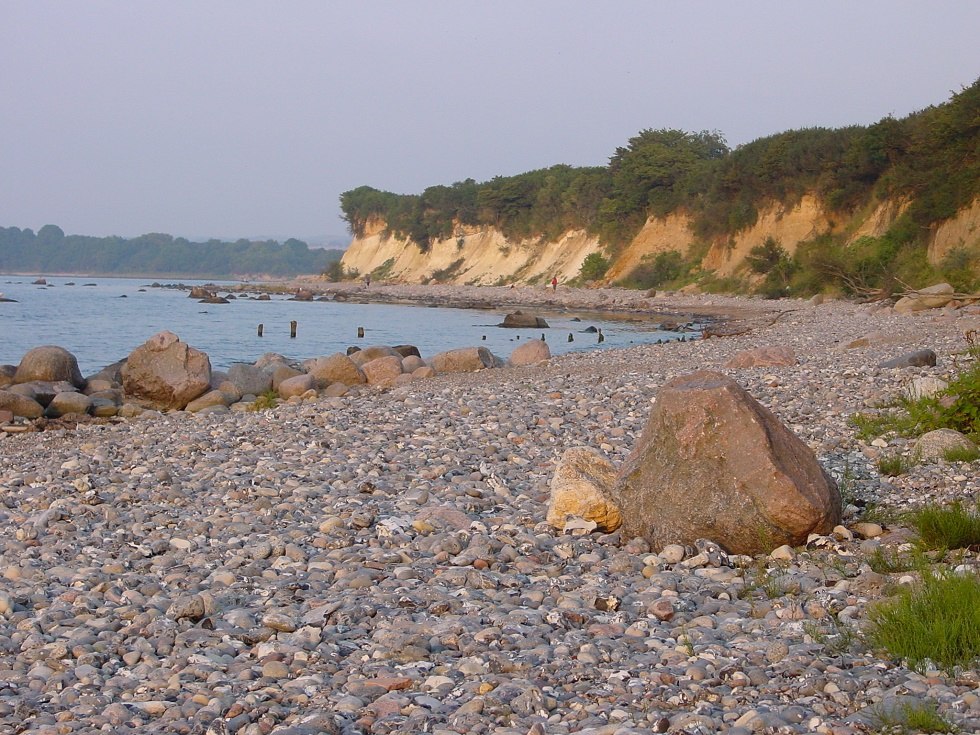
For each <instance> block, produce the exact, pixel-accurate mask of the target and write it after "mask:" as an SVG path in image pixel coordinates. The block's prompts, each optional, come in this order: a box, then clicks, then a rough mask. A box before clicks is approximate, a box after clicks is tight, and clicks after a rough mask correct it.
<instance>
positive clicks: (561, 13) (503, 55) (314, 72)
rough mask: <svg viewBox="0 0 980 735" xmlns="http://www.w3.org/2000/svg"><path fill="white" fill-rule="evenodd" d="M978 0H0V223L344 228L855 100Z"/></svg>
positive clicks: (941, 54) (978, 24)
mask: <svg viewBox="0 0 980 735" xmlns="http://www.w3.org/2000/svg"><path fill="white" fill-rule="evenodd" d="M978 32H980V2H975V1H974V0H960V1H958V2H936V1H934V0H930V1H929V2H925V0H922V1H921V2H901V1H898V0H887V1H883V0H875V1H869V0H860V1H857V0H848V1H847V2H839V1H828V0H821V1H819V2H818V1H816V0H814V1H813V2H810V3H806V4H804V3H801V2H788V1H787V0H778V1H776V2H760V1H755V2H735V1H733V0H728V1H727V2H721V1H718V2H692V1H690V0H688V1H687V2H655V1H654V0H644V1H642V2H641V1H636V2H616V1H609V2H606V1H603V2H598V1H597V0H588V1H586V0H582V1H577V0H561V1H558V0H533V1H532V0H519V1H511V0H503V1H502V0H497V1H495V2H467V1H465V0H451V1H446V2H433V1H428V0H418V1H416V2H406V1H401V2H366V1H363V0H357V1H356V2H355V1H353V0H350V1H347V2H329V1H328V0H319V1H317V2H275V3H273V2H250V1H248V0H229V1H228V2H209V1H207V0H189V1H186V2H177V1H174V0H167V1H166V2H155V3H150V2H132V1H131V0H125V1H123V0H119V1H108V0H107V1H103V2H98V1H93V0H87V1H86V2H69V1H68V0H64V1H60V2H48V1H47V0H23V1H19V0H0V99H2V101H3V102H2V104H0V140H2V144H0V226H12V225H16V226H19V227H31V228H34V229H35V230H36V229H38V228H39V227H41V226H42V225H44V224H46V223H53V224H58V225H60V226H61V227H62V228H63V229H64V230H65V231H66V232H68V233H77V234H91V235H108V234H119V235H136V234H141V233H144V232H170V233H172V234H174V235H184V236H188V237H200V236H212V235H213V236H220V237H233V238H237V237H252V236H260V235H268V236H273V237H278V238H286V237H290V236H296V237H308V236H312V235H320V234H343V233H345V225H344V223H343V222H342V221H341V220H340V219H339V207H338V197H339V195H340V193H341V192H343V191H345V190H347V189H352V188H354V187H356V186H360V185H362V184H368V185H371V186H374V187H377V188H380V189H387V190H390V191H396V192H402V193H417V192H420V191H421V190H422V189H424V188H425V187H426V186H429V185H432V184H450V183H452V182H454V181H459V180H462V179H465V178H468V177H472V178H474V179H476V180H478V181H483V180H486V179H489V178H492V177H493V176H496V175H510V174H516V173H521V172H523V171H528V170H531V169H535V168H541V167H545V166H550V165H552V164H555V163H569V164H573V165H603V164H605V163H606V162H607V161H608V158H609V156H610V155H612V153H613V152H614V151H615V149H616V147H617V146H619V145H623V144H625V143H626V141H627V140H628V139H629V138H630V137H631V136H633V135H635V134H636V133H637V132H638V131H640V130H642V129H644V128H663V127H676V128H683V129H685V130H705V129H709V130H719V131H721V132H722V133H724V135H725V136H726V138H727V140H728V142H729V144H730V145H733V146H735V145H738V144H741V143H746V142H748V141H750V140H753V139H755V138H757V137H760V136H763V135H768V134H771V133H775V132H779V131H782V130H786V129H790V128H799V127H807V126H829V127H835V126H841V125H848V124H852V123H861V124H866V123H871V122H874V121H876V120H878V119H880V118H882V117H884V116H886V115H889V114H891V115H894V116H896V117H900V116H904V115H906V114H908V113H910V112H912V111H915V110H918V109H922V108H923V107H926V106H928V105H931V104H938V103H941V102H943V101H945V100H946V99H948V97H949V95H950V93H951V92H954V91H958V90H960V89H961V88H962V87H964V86H968V85H970V84H972V83H973V81H974V80H975V79H976V78H977V77H978V76H980V42H978V38H980V33H978Z"/></svg>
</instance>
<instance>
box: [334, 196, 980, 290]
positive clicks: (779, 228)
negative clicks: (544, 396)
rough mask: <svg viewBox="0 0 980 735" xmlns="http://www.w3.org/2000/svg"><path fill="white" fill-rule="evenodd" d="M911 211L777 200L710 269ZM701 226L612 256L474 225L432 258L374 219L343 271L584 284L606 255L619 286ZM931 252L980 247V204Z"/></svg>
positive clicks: (868, 228) (654, 221) (879, 224)
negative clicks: (766, 248)
mask: <svg viewBox="0 0 980 735" xmlns="http://www.w3.org/2000/svg"><path fill="white" fill-rule="evenodd" d="M907 206H908V202H907V201H902V200H897V199H890V200H885V201H883V202H879V203H877V204H875V205H873V206H868V207H865V208H864V209H862V210H860V211H858V212H856V213H855V214H853V215H851V216H850V217H849V218H841V217H840V216H839V215H838V214H835V213H834V212H832V211H831V210H830V208H829V207H827V206H826V204H825V203H824V202H823V201H822V200H821V199H820V198H819V197H817V196H815V195H813V194H808V195H805V196H803V197H802V198H800V200H799V201H798V202H796V203H795V204H792V205H784V204H779V203H772V204H769V205H768V206H766V207H763V208H760V211H759V216H758V218H757V221H756V223H755V224H754V225H752V226H751V227H748V228H745V229H743V230H740V231H739V232H737V233H736V234H734V235H732V236H718V237H715V238H712V239H710V240H709V241H708V243H707V245H708V247H707V249H706V253H705V255H704V256H703V258H702V259H701V261H700V265H701V268H702V269H703V270H706V271H712V272H714V273H715V274H716V275H718V276H730V275H733V274H736V273H737V272H739V270H740V269H744V268H745V265H746V258H747V256H748V255H749V253H750V252H751V250H752V248H754V247H757V246H760V245H762V244H763V243H764V242H766V240H767V239H770V238H771V239H772V240H774V241H776V242H778V243H779V244H780V245H781V246H782V247H783V248H784V249H785V251H786V252H787V253H788V254H789V255H790V256H792V255H793V254H794V253H795V252H796V250H797V247H798V245H799V244H800V243H803V242H808V241H812V240H814V239H815V238H818V237H820V236H821V235H825V234H832V235H836V236H843V237H844V238H845V239H846V241H847V242H854V241H856V240H858V239H859V238H861V237H881V236H882V235H884V234H885V233H886V232H887V231H888V229H889V228H890V227H891V226H892V225H893V224H894V223H895V221H896V219H897V218H898V217H899V216H900V215H901V214H902V213H903V212H904V211H905V209H906V208H907ZM692 225H693V222H692V219H691V218H690V217H689V216H687V215H685V214H683V213H672V214H669V215H667V216H665V217H650V218H648V219H647V220H646V223H645V224H644V225H643V227H642V228H641V229H640V231H639V232H638V233H637V235H636V236H635V237H634V238H633V239H632V240H631V241H630V242H629V243H628V244H627V245H626V246H625V247H623V248H622V249H620V250H619V251H618V252H609V250H608V249H606V248H603V247H602V245H601V244H600V242H599V238H598V237H597V236H595V235H591V234H589V233H587V232H586V231H585V230H581V229H573V230H569V231H567V232H565V233H563V234H562V235H561V236H560V237H558V238H555V239H548V240H542V239H540V238H527V239H521V240H512V239H508V238H507V237H506V236H505V235H504V234H503V233H502V232H501V231H500V230H498V229H496V228H493V227H476V226H465V227H461V228H459V229H458V230H457V231H456V233H455V234H454V235H453V236H452V237H449V238H444V239H437V240H434V241H433V242H432V243H431V245H430V247H429V248H428V250H427V251H425V252H423V250H422V249H421V248H420V247H419V246H418V245H417V244H415V243H414V242H412V241H411V240H409V239H407V238H405V237H399V236H396V235H392V234H390V233H389V231H388V229H387V223H386V222H385V221H384V220H383V219H380V218H374V219H372V220H371V221H370V222H369V223H368V224H367V226H366V227H365V228H364V233H363V235H362V236H360V237H355V238H354V239H353V241H352V242H351V244H350V247H348V249H347V251H346V253H345V254H344V256H343V259H342V264H343V266H344V268H346V269H347V270H348V271H356V272H357V273H359V274H361V275H367V274H372V275H373V276H374V277H375V278H379V279H385V280H390V281H394V282H399V283H428V282H432V281H435V282H440V283H455V284H474V285H494V284H496V285H500V284H507V283H518V284H534V283H547V282H549V281H550V280H551V279H552V278H553V277H557V278H558V280H559V281H560V282H562V283H564V282H567V281H570V280H572V279H574V278H576V277H577V276H578V275H579V271H580V269H581V267H582V264H583V263H584V262H585V259H586V258H587V257H588V256H589V255H591V254H593V253H597V254H599V255H602V256H603V257H605V258H608V259H609V261H610V265H609V269H608V271H607V273H606V277H605V280H606V281H607V282H615V281H618V280H620V279H623V278H626V277H628V276H629V274H630V273H631V272H632V271H633V269H635V268H636V267H637V266H639V265H640V264H642V263H644V262H649V261H650V260H652V259H653V258H655V257H656V256H657V255H658V254H660V253H666V252H677V253H680V254H682V255H683V254H687V253H688V251H689V250H690V249H691V246H692V245H695V244H696V243H697V242H699V239H698V238H697V237H696V235H695V234H694V231H693V226H692ZM702 242H703V241H702ZM927 247H928V250H927V252H928V260H929V262H930V263H933V264H936V263H938V262H940V261H941V260H942V259H943V258H944V257H945V256H947V255H948V254H949V253H950V252H951V251H953V250H954V249H957V248H966V249H972V248H977V247H980V198H978V199H975V200H974V201H973V202H972V203H971V204H970V205H969V206H968V207H965V208H963V209H961V210H960V211H959V212H957V214H956V215H955V216H953V217H951V218H949V219H947V220H945V221H943V222H942V223H940V224H938V225H937V226H935V227H934V228H932V231H931V232H930V233H929V234H928V238H927Z"/></svg>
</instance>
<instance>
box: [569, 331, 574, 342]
mask: <svg viewBox="0 0 980 735" xmlns="http://www.w3.org/2000/svg"><path fill="white" fill-rule="evenodd" d="M568 341H569V342H574V341H575V338H574V337H573V336H572V333H571V332H569V333H568Z"/></svg>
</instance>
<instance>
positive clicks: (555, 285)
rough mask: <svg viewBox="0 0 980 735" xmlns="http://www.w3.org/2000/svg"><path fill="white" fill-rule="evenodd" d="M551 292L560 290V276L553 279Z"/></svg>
mask: <svg viewBox="0 0 980 735" xmlns="http://www.w3.org/2000/svg"><path fill="white" fill-rule="evenodd" d="M551 290H552V291H557V290H558V276H555V277H554V278H552V279H551Z"/></svg>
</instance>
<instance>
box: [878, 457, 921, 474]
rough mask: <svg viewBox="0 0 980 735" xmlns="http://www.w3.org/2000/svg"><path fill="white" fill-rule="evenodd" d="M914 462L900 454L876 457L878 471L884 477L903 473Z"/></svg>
mask: <svg viewBox="0 0 980 735" xmlns="http://www.w3.org/2000/svg"><path fill="white" fill-rule="evenodd" d="M913 464H914V463H913V462H912V461H911V460H910V459H909V458H908V457H903V456H902V455H901V454H893V455H890V456H887V457H881V458H879V459H878V472H879V473H881V474H882V475H884V476H886V477H898V476H899V475H904V474H905V473H906V472H908V471H909V469H910V468H911V467H912V465H913Z"/></svg>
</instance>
